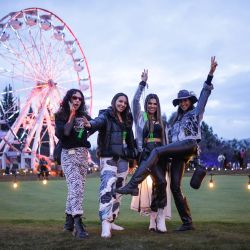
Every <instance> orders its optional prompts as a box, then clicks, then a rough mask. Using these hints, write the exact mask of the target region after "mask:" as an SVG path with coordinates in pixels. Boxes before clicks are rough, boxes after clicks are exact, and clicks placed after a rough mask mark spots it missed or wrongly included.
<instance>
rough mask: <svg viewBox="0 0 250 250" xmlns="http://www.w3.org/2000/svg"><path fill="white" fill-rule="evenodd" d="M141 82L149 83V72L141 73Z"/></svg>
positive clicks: (145, 70)
mask: <svg viewBox="0 0 250 250" xmlns="http://www.w3.org/2000/svg"><path fill="white" fill-rule="evenodd" d="M141 80H142V81H143V82H147V80H148V70H147V69H144V70H143V72H142V73H141Z"/></svg>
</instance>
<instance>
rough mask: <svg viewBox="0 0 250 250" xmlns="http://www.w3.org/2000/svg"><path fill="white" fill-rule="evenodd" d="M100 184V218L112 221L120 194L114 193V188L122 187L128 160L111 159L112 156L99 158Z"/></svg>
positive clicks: (116, 210)
mask: <svg viewBox="0 0 250 250" xmlns="http://www.w3.org/2000/svg"><path fill="white" fill-rule="evenodd" d="M100 167H101V176H100V178H101V184H100V193H99V217H100V220H101V221H103V220H108V221H110V222H113V221H114V220H115V218H117V216H118V213H119V210H120V204H121V195H120V194H117V193H114V189H116V188H120V187H123V186H124V185H125V180H126V178H127V175H128V162H127V161H126V160H123V159H119V160H117V161H116V160H113V158H112V157H103V158H101V159H100Z"/></svg>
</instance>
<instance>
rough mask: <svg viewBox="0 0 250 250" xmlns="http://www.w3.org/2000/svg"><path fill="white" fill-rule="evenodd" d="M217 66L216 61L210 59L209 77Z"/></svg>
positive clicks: (213, 58)
mask: <svg viewBox="0 0 250 250" xmlns="http://www.w3.org/2000/svg"><path fill="white" fill-rule="evenodd" d="M217 66H218V63H217V61H215V56H212V57H211V66H210V71H209V75H211V76H212V75H213V74H214V72H215V70H216V67H217Z"/></svg>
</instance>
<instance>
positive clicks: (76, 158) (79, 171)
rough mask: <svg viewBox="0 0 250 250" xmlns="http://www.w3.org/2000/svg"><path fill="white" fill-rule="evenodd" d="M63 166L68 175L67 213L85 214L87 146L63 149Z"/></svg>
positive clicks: (66, 175) (73, 214)
mask: <svg viewBox="0 0 250 250" xmlns="http://www.w3.org/2000/svg"><path fill="white" fill-rule="evenodd" d="M61 159H62V168H63V171H64V174H65V177H66V182H67V187H68V195H67V200H66V209H65V212H66V213H67V214H72V216H75V215H77V214H80V215H82V214H83V207H82V206H83V198H84V197H83V196H84V187H85V182H86V175H87V169H88V150H87V148H83V147H81V148H73V149H62V155H61Z"/></svg>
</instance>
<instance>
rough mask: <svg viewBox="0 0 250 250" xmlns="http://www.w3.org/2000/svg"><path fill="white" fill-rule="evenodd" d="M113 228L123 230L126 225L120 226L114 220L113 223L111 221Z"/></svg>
mask: <svg viewBox="0 0 250 250" xmlns="http://www.w3.org/2000/svg"><path fill="white" fill-rule="evenodd" d="M111 229H112V230H116V231H122V230H124V227H121V226H118V225H116V224H115V223H114V222H113V223H111Z"/></svg>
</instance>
